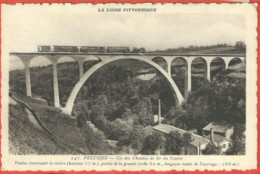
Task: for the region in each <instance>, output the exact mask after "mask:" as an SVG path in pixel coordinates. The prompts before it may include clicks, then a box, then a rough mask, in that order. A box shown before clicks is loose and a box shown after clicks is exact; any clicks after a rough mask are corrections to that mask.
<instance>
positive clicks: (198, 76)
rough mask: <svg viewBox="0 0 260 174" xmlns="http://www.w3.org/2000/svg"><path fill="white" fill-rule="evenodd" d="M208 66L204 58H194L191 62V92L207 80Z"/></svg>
mask: <svg viewBox="0 0 260 174" xmlns="http://www.w3.org/2000/svg"><path fill="white" fill-rule="evenodd" d="M207 72H208V66H207V61H206V60H205V58H204V57H196V58H194V59H193V60H192V62H191V77H192V78H191V84H192V85H191V86H192V90H193V91H196V90H197V89H199V88H200V87H201V86H202V84H204V83H206V81H208V80H207Z"/></svg>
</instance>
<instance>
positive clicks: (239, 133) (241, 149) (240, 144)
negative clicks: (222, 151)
mask: <svg viewBox="0 0 260 174" xmlns="http://www.w3.org/2000/svg"><path fill="white" fill-rule="evenodd" d="M244 131H245V127H244V126H242V125H235V129H234V133H233V135H232V137H231V138H232V145H231V147H230V148H229V149H228V150H227V152H226V154H227V155H244V154H245V136H244Z"/></svg>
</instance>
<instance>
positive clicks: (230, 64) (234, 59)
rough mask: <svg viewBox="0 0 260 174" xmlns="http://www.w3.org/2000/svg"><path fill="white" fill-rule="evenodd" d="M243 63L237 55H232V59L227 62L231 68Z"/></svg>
mask: <svg viewBox="0 0 260 174" xmlns="http://www.w3.org/2000/svg"><path fill="white" fill-rule="evenodd" d="M241 63H243V61H242V60H241V58H239V57H234V58H233V59H231V60H230V62H229V63H228V68H230V69H232V68H233V67H234V66H236V65H238V64H241Z"/></svg>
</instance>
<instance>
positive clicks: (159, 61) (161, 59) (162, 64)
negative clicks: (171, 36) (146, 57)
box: [151, 56, 168, 71]
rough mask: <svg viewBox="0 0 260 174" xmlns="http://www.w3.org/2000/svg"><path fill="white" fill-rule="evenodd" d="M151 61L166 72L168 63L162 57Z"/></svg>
mask: <svg viewBox="0 0 260 174" xmlns="http://www.w3.org/2000/svg"><path fill="white" fill-rule="evenodd" d="M151 60H152V61H153V62H155V63H157V64H158V65H159V66H160V67H162V68H163V69H164V70H165V71H167V66H168V63H167V61H166V60H165V59H164V58H163V57H162V56H156V57H153V58H152V59H151Z"/></svg>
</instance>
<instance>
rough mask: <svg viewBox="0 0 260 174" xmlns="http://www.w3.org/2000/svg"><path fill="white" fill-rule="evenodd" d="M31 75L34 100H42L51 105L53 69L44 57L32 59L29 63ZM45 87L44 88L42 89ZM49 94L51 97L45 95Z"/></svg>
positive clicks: (49, 61) (48, 60)
mask: <svg viewBox="0 0 260 174" xmlns="http://www.w3.org/2000/svg"><path fill="white" fill-rule="evenodd" d="M29 67H30V74H31V90H32V96H33V97H34V98H42V99H45V100H47V101H48V102H49V104H53V98H54V97H53V93H54V92H53V67H52V62H51V60H50V59H49V58H47V57H45V56H36V57H33V58H32V60H31V61H30V63H29ZM42 86H45V88H42ZM46 93H50V94H51V95H45V94H46Z"/></svg>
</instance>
